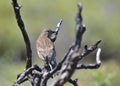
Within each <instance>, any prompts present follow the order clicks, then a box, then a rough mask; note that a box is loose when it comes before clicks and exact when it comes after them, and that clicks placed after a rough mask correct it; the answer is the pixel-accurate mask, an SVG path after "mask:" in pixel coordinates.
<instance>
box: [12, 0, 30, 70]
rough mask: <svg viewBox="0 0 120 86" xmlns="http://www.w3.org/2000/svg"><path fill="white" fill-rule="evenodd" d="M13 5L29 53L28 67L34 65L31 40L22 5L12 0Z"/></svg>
mask: <svg viewBox="0 0 120 86" xmlns="http://www.w3.org/2000/svg"><path fill="white" fill-rule="evenodd" d="M12 6H13V9H14V13H15V16H16V20H17V24H18V26H19V28H20V30H21V32H22V35H23V38H24V41H25V45H26V54H27V62H26V69H28V68H29V67H31V66H32V50H31V44H30V40H29V37H28V34H27V32H26V30H25V25H24V22H23V20H22V18H21V15H20V8H21V6H20V5H18V3H17V0H12Z"/></svg>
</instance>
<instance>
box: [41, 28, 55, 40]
mask: <svg viewBox="0 0 120 86" xmlns="http://www.w3.org/2000/svg"><path fill="white" fill-rule="evenodd" d="M41 35H43V36H47V37H48V38H49V39H50V40H51V41H53V42H54V39H55V38H56V34H55V31H52V30H50V29H45V30H43V32H42V34H41Z"/></svg>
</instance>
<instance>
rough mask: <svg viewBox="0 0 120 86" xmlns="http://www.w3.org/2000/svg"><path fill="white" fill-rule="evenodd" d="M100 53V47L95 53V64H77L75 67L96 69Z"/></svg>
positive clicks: (98, 65) (99, 63)
mask: <svg viewBox="0 0 120 86" xmlns="http://www.w3.org/2000/svg"><path fill="white" fill-rule="evenodd" d="M100 53H101V49H100V48H98V50H97V54H96V64H78V65H77V67H76V69H97V68H99V67H100V65H101V60H100Z"/></svg>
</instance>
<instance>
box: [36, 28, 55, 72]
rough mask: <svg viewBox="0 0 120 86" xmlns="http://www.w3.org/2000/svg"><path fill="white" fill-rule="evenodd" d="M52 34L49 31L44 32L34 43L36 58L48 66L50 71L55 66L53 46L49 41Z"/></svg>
mask: <svg viewBox="0 0 120 86" xmlns="http://www.w3.org/2000/svg"><path fill="white" fill-rule="evenodd" d="M53 33H54V32H53V31H51V30H44V31H43V32H42V33H41V34H40V36H39V37H38V39H37V41H36V48H37V53H38V56H39V58H41V59H42V60H43V61H44V62H45V64H46V63H47V64H48V66H49V68H50V70H51V69H53V68H54V67H55V66H56V52H55V46H54V42H52V40H51V39H50V37H51V36H52V34H53Z"/></svg>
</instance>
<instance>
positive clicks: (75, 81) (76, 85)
mask: <svg viewBox="0 0 120 86" xmlns="http://www.w3.org/2000/svg"><path fill="white" fill-rule="evenodd" d="M77 81H78V79H75V80H72V79H70V80H69V83H71V84H73V86H79V85H78V83H77Z"/></svg>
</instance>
